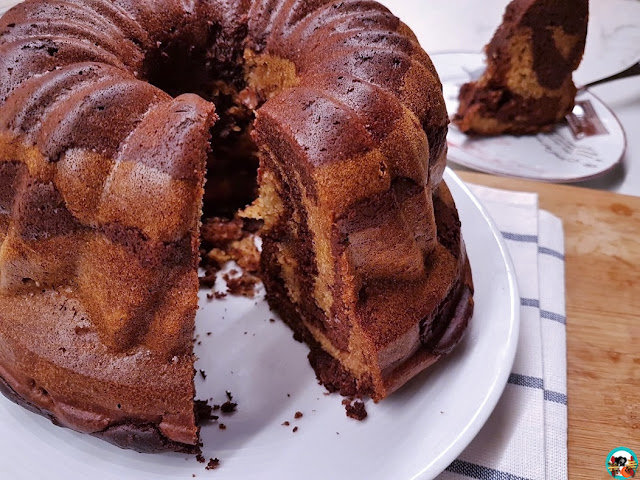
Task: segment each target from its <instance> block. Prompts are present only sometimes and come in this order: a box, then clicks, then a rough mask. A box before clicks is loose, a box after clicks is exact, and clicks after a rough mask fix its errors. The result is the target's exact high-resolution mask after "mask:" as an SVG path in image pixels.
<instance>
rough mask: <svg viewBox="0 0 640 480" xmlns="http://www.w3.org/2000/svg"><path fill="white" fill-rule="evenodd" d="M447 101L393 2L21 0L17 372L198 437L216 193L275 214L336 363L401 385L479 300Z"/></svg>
mask: <svg viewBox="0 0 640 480" xmlns="http://www.w3.org/2000/svg"><path fill="white" fill-rule="evenodd" d="M214 104H215V106H214ZM447 125H448V117H447V112H446V109H445V105H444V100H443V97H442V87H441V84H440V81H439V79H438V76H437V74H436V72H435V70H434V68H433V65H432V63H431V61H430V59H429V57H428V56H427V54H426V53H425V52H424V51H423V50H422V48H421V47H420V46H419V44H418V43H417V40H416V38H415V36H414V35H413V33H412V32H411V31H410V30H409V28H408V27H407V26H406V25H404V24H403V23H402V22H401V21H400V20H398V19H397V18H396V17H394V16H393V15H392V14H391V13H390V12H389V11H388V10H387V9H386V8H385V7H383V6H381V5H380V4H378V3H376V2H372V1H363V0H347V1H340V2H334V1H328V0H316V1H312V2H309V1H303V0H277V1H275V2H273V1H267V0H252V1H235V0H232V1H222V0H207V1H204V0H203V1H198V2H181V1H178V0H160V1H158V0H142V1H140V0H135V1H134V0H113V1H108V0H59V1H55V2H48V1H44V0H27V1H25V2H24V3H21V4H19V5H18V6H16V7H14V8H13V9H11V10H10V11H9V12H7V13H6V14H5V15H4V16H3V17H2V19H0V390H2V392H3V393H4V394H5V395H7V396H8V397H9V398H12V399H13V400H15V401H16V402H18V403H20V404H22V405H24V406H25V407H27V408H29V409H31V410H33V411H36V412H38V413H40V414H43V415H45V416H47V417H48V418H50V419H51V420H52V421H53V422H54V423H56V424H58V425H62V426H66V427H69V428H72V429H75V430H77V431H80V432H83V433H88V434H92V435H96V436H99V437H101V438H104V439H106V440H108V441H111V442H112V443H115V444H117V445H119V446H121V447H124V448H133V449H136V450H139V451H143V452H153V451H162V450H175V451H184V452H196V451H197V450H198V442H199V435H198V427H197V425H196V419H195V415H194V394H195V391H194V383H193V377H194V366H193V362H194V357H193V350H192V348H193V345H192V337H193V331H194V318H195V312H196V309H197V301H198V265H199V255H200V246H201V245H200V225H201V221H202V220H203V212H204V222H205V223H204V225H205V227H204V229H205V232H204V233H205V235H203V238H204V241H205V242H209V241H211V243H212V245H213V244H215V241H214V240H216V238H217V237H219V236H220V235H222V234H225V232H226V231H227V227H228V228H230V230H229V232H231V231H232V230H233V228H231V227H232V226H233V225H231V224H229V225H227V227H225V228H222V229H219V228H218V227H216V226H215V224H214V223H211V222H210V221H208V220H207V218H210V217H214V216H217V215H227V216H233V215H235V214H238V215H240V216H242V217H244V218H245V220H244V221H245V222H248V223H253V224H254V225H255V224H256V222H257V223H259V224H260V225H261V229H260V232H259V233H260V235H261V237H262V241H263V244H262V245H263V246H262V254H261V258H260V275H261V277H262V280H263V282H264V284H265V287H266V290H267V299H268V301H269V303H270V305H271V306H272V307H274V308H276V309H277V310H278V311H279V313H280V314H281V316H282V317H283V319H284V320H285V321H286V322H287V324H288V325H289V326H290V327H291V328H292V330H293V331H294V334H295V336H296V338H298V339H300V340H304V341H305V342H306V343H308V345H309V347H310V356H309V358H310V361H311V363H312V365H313V367H314V368H315V371H316V374H317V376H318V378H319V379H320V380H321V382H322V383H323V384H324V385H325V386H326V387H327V388H328V389H329V390H331V391H340V392H341V393H342V394H344V395H348V396H352V397H362V396H367V395H369V396H371V397H372V398H373V399H374V400H376V401H378V400H380V399H383V398H384V397H386V396H387V395H389V394H390V393H391V392H393V391H394V390H396V389H397V388H399V387H400V386H402V385H403V384H404V383H405V382H406V381H407V380H408V379H410V378H411V377H413V376H414V375H415V374H416V373H417V372H419V371H421V370H423V369H424V368H426V367H428V366H429V365H431V364H432V363H433V362H435V361H436V360H438V358H440V357H441V356H442V355H445V354H446V353H448V352H449V351H450V350H451V349H452V348H453V347H454V346H455V344H456V343H457V342H458V341H459V340H460V338H461V336H462V333H463V332H464V330H465V327H466V325H467V323H468V321H469V319H470V317H471V315H472V311H473V299H472V292H473V284H472V280H471V270H470V267H469V262H468V260H467V257H466V251H465V248H464V241H463V239H462V236H461V232H460V221H459V219H458V215H457V211H456V208H455V205H454V202H453V199H452V197H451V195H450V193H449V191H448V189H447V187H446V185H445V184H444V182H443V181H442V173H443V170H444V167H445V160H446V141H445V138H446V133H447ZM258 167H259V168H258ZM205 180H206V182H205ZM248 204H250V205H248ZM238 211H239V213H238ZM237 221H238V222H241V221H240V220H237ZM236 230H237V228H236ZM231 233H233V232H231ZM236 234H237V232H236ZM231 241H232V242H233V241H235V242H236V243H235V244H233V245H234V246H235V248H236V249H238V250H239V251H241V250H244V249H246V247H247V246H248V245H245V244H243V243H242V241H243V240H242V239H241V238H235V240H231ZM216 258H218V257H216ZM219 258H222V257H219ZM212 259H213V257H212ZM214 260H215V259H214ZM209 280H211V279H209Z"/></svg>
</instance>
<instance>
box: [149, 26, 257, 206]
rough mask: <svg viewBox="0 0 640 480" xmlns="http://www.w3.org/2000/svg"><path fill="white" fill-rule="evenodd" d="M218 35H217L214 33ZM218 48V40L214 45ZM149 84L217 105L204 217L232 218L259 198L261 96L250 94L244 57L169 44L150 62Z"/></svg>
mask: <svg viewBox="0 0 640 480" xmlns="http://www.w3.org/2000/svg"><path fill="white" fill-rule="evenodd" d="M212 34H213V33H212ZM209 44H210V45H216V42H210V43H209ZM146 67H147V76H148V81H149V82H150V83H152V84H153V85H155V86H157V87H158V88H160V89H162V90H164V91H165V92H167V93H168V94H169V95H171V96H173V97H177V96H179V95H181V94H184V93H193V94H196V95H199V96H200V97H202V98H204V99H205V100H207V101H210V102H212V103H214V104H215V106H216V114H217V115H218V116H219V117H220V119H219V120H218V121H217V122H216V124H215V125H214V127H213V128H212V131H211V151H210V153H209V156H208V159H207V175H206V177H207V181H206V184H205V195H204V206H203V216H204V218H209V217H213V216H222V217H226V218H231V217H233V215H234V214H235V213H236V212H237V211H238V210H240V209H242V208H244V207H245V206H247V205H249V204H250V203H251V202H253V201H254V200H255V199H256V197H257V171H258V156H257V148H256V146H255V143H254V142H253V140H252V139H251V129H252V123H253V119H254V110H253V109H254V108H257V107H258V105H257V101H256V100H255V99H256V98H257V97H256V96H255V95H249V93H248V89H247V85H246V80H245V76H246V75H245V67H244V60H243V54H242V52H241V51H239V50H238V49H237V48H236V49H235V50H233V49H231V48H230V49H229V51H228V52H222V53H221V52H218V51H210V50H207V49H204V48H199V47H196V46H193V45H189V44H185V43H184V42H183V41H181V40H175V41H172V42H166V43H164V44H161V45H160V46H159V47H158V49H157V50H156V51H154V52H151V53H150V54H149V55H148V57H147V60H146Z"/></svg>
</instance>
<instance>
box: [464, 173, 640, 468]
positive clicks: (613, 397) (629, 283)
mask: <svg viewBox="0 0 640 480" xmlns="http://www.w3.org/2000/svg"><path fill="white" fill-rule="evenodd" d="M457 173H458V174H459V175H460V177H461V178H462V179H463V180H465V181H467V182H472V183H476V184H480V185H486V186H489V187H495V188H503V189H506V190H518V191H528V192H537V193H538V194H539V205H540V208H543V209H545V210H548V211H550V212H551V213H553V214H554V215H556V216H558V217H560V218H561V219H562V220H563V222H564V233H565V250H566V252H565V260H566V290H567V357H568V358H567V380H568V408H569V478H570V479H574V478H576V479H578V478H579V479H582V478H585V479H587V478H588V479H594V478H602V479H604V478H607V477H608V478H611V477H610V476H609V475H608V474H607V471H606V469H605V462H606V460H607V454H608V453H609V451H610V450H612V449H613V448H615V447H620V446H626V447H628V448H631V449H632V450H634V451H635V452H636V454H638V452H640V198H639V197H629V196H625V195H618V194H615V193H610V192H603V191H599V190H591V189H584V188H576V187H570V186H564V185H552V184H546V183H539V182H531V181H524V180H515V179H510V178H504V177H494V176H489V175H483V174H479V173H470V172H460V171H459V172H457ZM639 189H640V186H639ZM558 468H559V469H562V468H565V467H564V466H563V465H558ZM638 474H640V472H638Z"/></svg>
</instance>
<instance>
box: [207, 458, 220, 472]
mask: <svg viewBox="0 0 640 480" xmlns="http://www.w3.org/2000/svg"><path fill="white" fill-rule="evenodd" d="M219 466H220V460H218V459H217V458H210V459H209V463H207V466H206V467H204V468H205V470H215V469H216V468H218V467H219Z"/></svg>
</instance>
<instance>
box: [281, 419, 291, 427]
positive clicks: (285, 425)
mask: <svg viewBox="0 0 640 480" xmlns="http://www.w3.org/2000/svg"><path fill="white" fill-rule="evenodd" d="M289 425H290V423H289V420H285V421H284V422H282V426H283V427H288V426H289Z"/></svg>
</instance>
